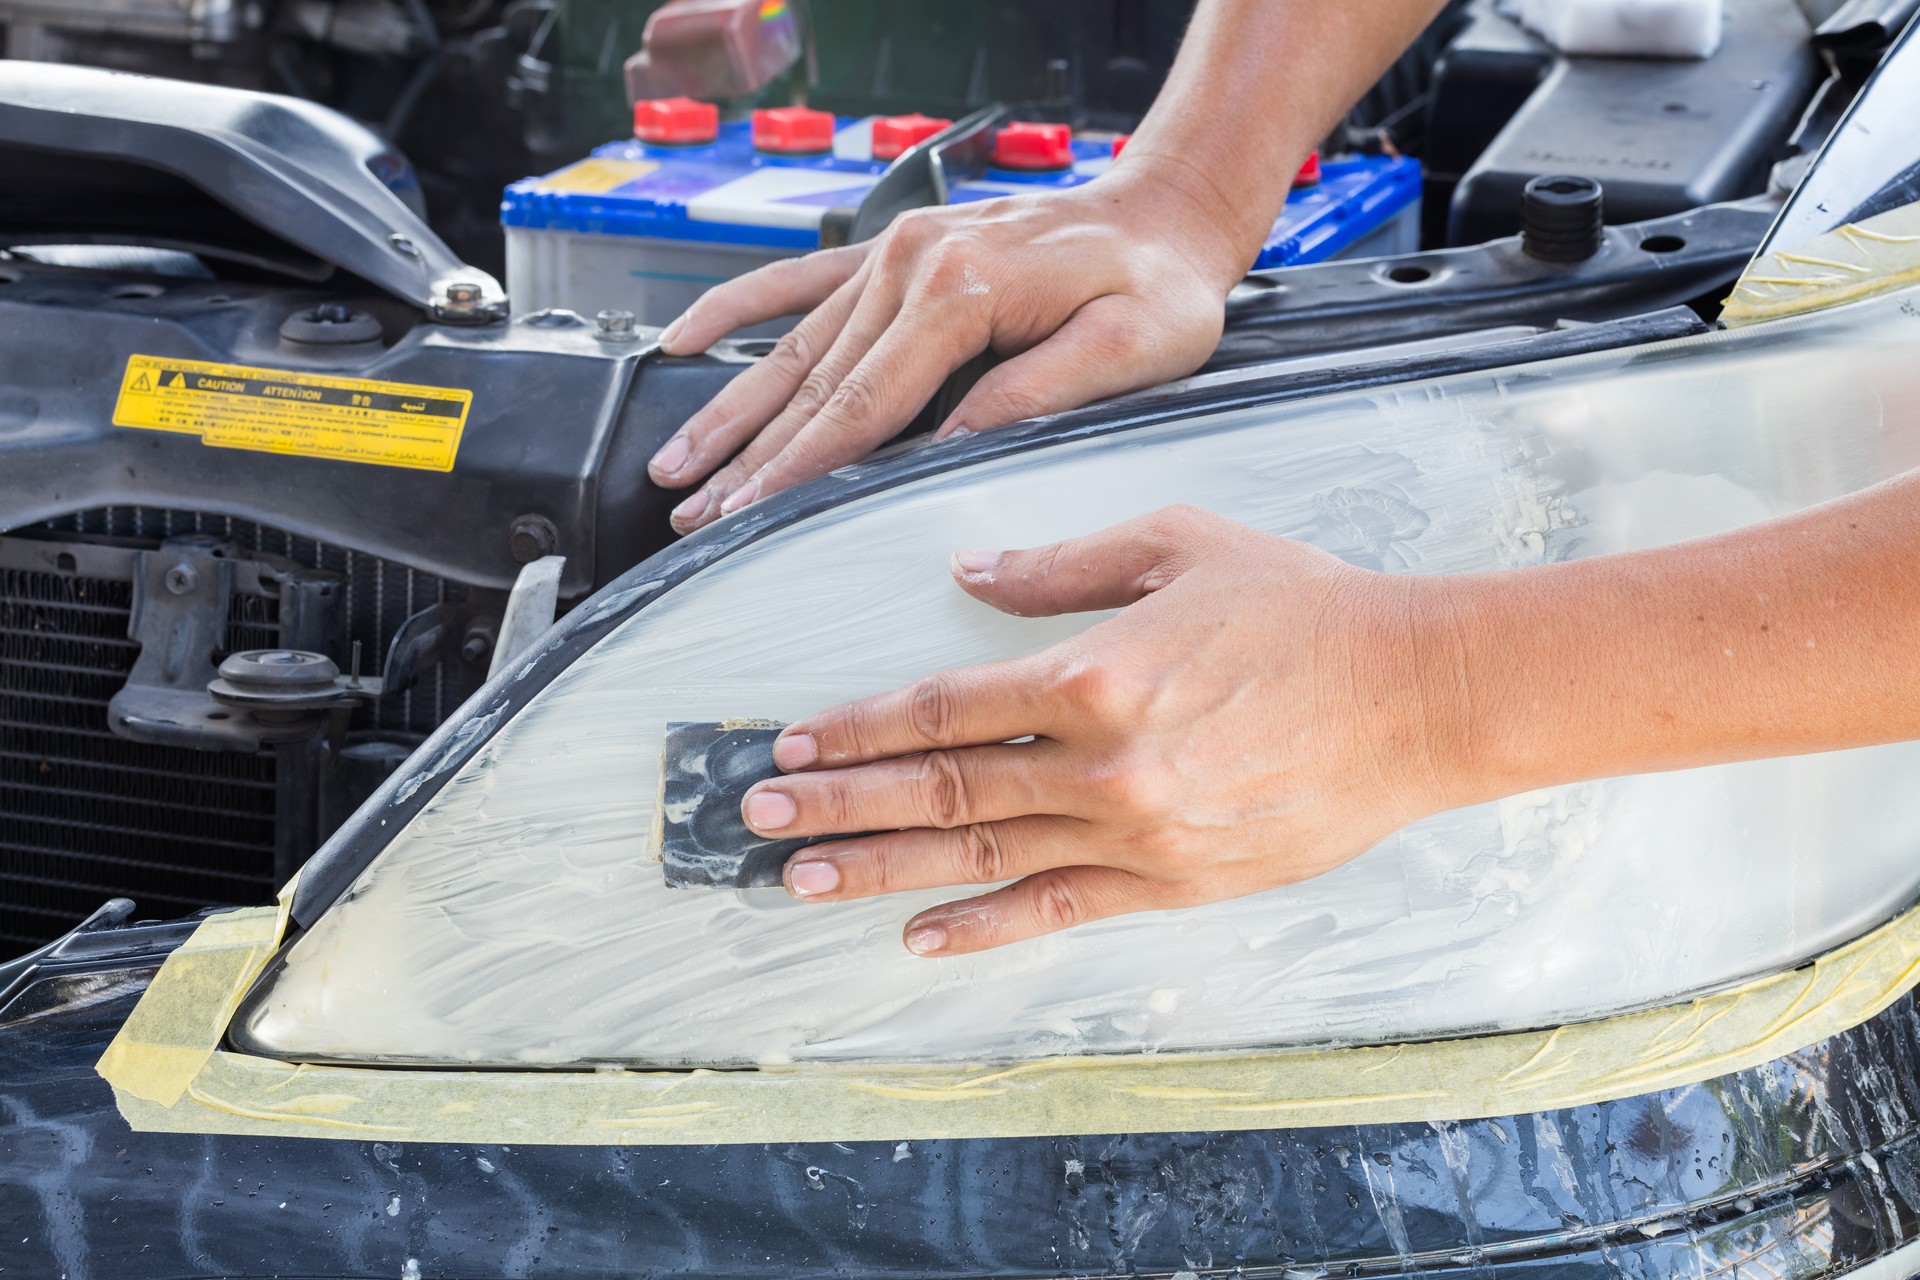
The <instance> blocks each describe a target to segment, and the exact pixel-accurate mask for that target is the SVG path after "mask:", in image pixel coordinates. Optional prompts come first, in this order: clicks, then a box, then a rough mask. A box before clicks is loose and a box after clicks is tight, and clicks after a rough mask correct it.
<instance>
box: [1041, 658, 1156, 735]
mask: <svg viewBox="0 0 1920 1280" xmlns="http://www.w3.org/2000/svg"><path fill="white" fill-rule="evenodd" d="M1054 685H1055V692H1056V694H1058V695H1059V696H1060V697H1061V698H1062V699H1063V700H1065V702H1066V703H1067V705H1069V706H1071V707H1074V708H1075V709H1077V710H1079V711H1081V712H1083V713H1085V714H1086V715H1088V716H1091V717H1092V718H1093V719H1094V720H1096V721H1100V722H1104V723H1113V724H1125V723H1131V722H1132V721H1133V720H1135V719H1136V718H1137V714H1138V712H1139V709H1140V706H1141V704H1142V703H1143V702H1144V701H1145V700H1146V697H1145V691H1144V690H1142V689H1141V688H1140V687H1139V682H1138V681H1137V680H1135V679H1134V678H1133V677H1131V676H1129V675H1128V674H1126V673H1125V672H1123V671H1120V670H1118V669H1116V668H1115V667H1114V666H1113V665H1112V664H1110V663H1107V662H1102V661H1100V660H1098V659H1084V660H1081V661H1077V662H1070V663H1068V664H1067V665H1066V666H1065V667H1064V668H1062V670H1061V671H1060V673H1059V674H1058V675H1057V676H1056V677H1055V679H1054Z"/></svg>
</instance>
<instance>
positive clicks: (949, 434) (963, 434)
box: [933, 426, 973, 440]
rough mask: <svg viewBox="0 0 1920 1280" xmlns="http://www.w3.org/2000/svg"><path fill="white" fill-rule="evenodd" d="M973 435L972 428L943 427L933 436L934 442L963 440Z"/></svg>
mask: <svg viewBox="0 0 1920 1280" xmlns="http://www.w3.org/2000/svg"><path fill="white" fill-rule="evenodd" d="M972 434H973V428H972V427H957V426H945V427H942V428H940V430H939V431H938V432H936V433H935V434H934V437H933V438H934V439H935V440H964V439H966V438H967V437H968V436H970V435H972Z"/></svg>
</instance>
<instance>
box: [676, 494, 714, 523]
mask: <svg viewBox="0 0 1920 1280" xmlns="http://www.w3.org/2000/svg"><path fill="white" fill-rule="evenodd" d="M712 501H713V490H712V489H702V490H700V492H698V493H696V494H694V495H693V496H692V497H691V498H688V499H687V500H686V501H685V502H683V503H681V504H680V505H679V506H677V507H675V508H674V509H673V518H674V519H675V520H682V521H693V520H698V519H699V518H700V517H701V516H703V515H705V514H707V504H708V503H709V502H712Z"/></svg>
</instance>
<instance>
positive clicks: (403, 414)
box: [113, 356, 473, 471]
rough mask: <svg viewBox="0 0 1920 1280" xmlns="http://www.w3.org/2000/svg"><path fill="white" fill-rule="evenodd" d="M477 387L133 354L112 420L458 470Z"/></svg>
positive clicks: (223, 440) (224, 440)
mask: <svg viewBox="0 0 1920 1280" xmlns="http://www.w3.org/2000/svg"><path fill="white" fill-rule="evenodd" d="M472 406H473V392H471V391H468V390H465V389H464V388H460V387H419V386H412V385H409V384H407V383H404V382H375V381H371V380H369V379H365V378H336V377H331V376H329V375H326V374H317V373H291V372H288V371H287V370H284V369H251V368H247V367H245V366H243V365H233V364H210V363H208V362H206V361H204V360H177V359H174V358H173V357H172V356H133V357H130V358H129V359H128V360H127V372H126V375H125V376H124V377H123V378H122V379H121V382H120V399H119V400H118V401H117V402H116V403H115V405H114V407H113V425H114V426H116V427H134V428H138V429H140V430H143V431H177V432H181V433H183V434H185V435H195V436H199V437H200V440H201V442H202V443H203V444H210V445H213V446H215V447H217V448H221V449H255V450H259V451H260V452H262V453H290V454H296V455H298V456H300V457H303V458H332V459H336V460H338V461H341V462H365V463H369V464H371V465H373V466H378V467H411V468H414V469H416V470H420V471H451V470H453V460H454V457H455V455H456V454H458V453H459V451H460V433H461V431H462V430H464V429H465V427H466V425H467V410H468V409H470V408H471V407H472Z"/></svg>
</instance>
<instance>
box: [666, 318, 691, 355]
mask: <svg viewBox="0 0 1920 1280" xmlns="http://www.w3.org/2000/svg"><path fill="white" fill-rule="evenodd" d="M686 327H687V318H686V317H685V316H675V317H674V318H673V323H672V324H670V325H668V326H667V327H666V328H664V329H662V330H661V331H660V346H661V348H662V349H665V348H667V347H671V346H672V345H673V340H674V339H675V338H677V337H679V336H680V331H681V330H682V329H684V328H686ZM669 354H671V353H669Z"/></svg>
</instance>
